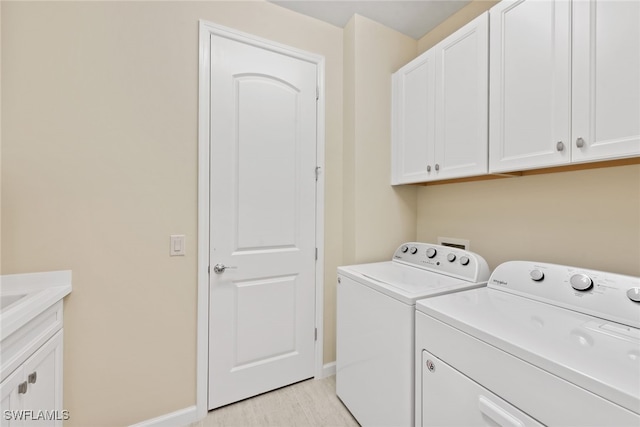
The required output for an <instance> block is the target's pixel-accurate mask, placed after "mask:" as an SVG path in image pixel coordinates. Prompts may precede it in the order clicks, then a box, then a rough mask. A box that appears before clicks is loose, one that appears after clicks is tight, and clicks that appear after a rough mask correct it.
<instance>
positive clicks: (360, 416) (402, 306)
mask: <svg viewBox="0 0 640 427" xmlns="http://www.w3.org/2000/svg"><path fill="white" fill-rule="evenodd" d="M488 277H489V267H488V266H487V263H486V261H485V260H484V259H483V258H482V257H481V256H479V255H477V254H475V253H472V252H469V251H464V250H460V249H456V248H451V247H446V246H439V245H432V244H427V243H416V242H410V243H406V244H404V245H402V246H400V247H399V248H398V249H397V250H396V251H395V253H394V255H393V258H392V260H391V261H386V262H378V263H370V264H360V265H351V266H346V267H339V268H338V290H337V326H336V329H337V354H336V391H337V395H338V397H339V398H340V399H341V400H342V402H343V403H344V404H345V406H346V407H347V408H348V409H349V411H351V413H352V414H353V416H354V417H355V418H356V420H358V422H359V423H360V424H361V425H362V426H365V427H367V426H399V427H405V426H411V425H413V420H414V377H415V375H414V342H415V341H414V339H415V337H414V330H415V327H414V324H415V302H416V301H417V300H418V299H421V298H425V297H431V296H435V295H442V294H448V293H450V292H456V291H460V290H464V289H471V288H477V287H480V286H485V284H486V281H487V279H488Z"/></svg>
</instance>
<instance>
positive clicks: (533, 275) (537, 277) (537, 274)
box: [529, 269, 544, 282]
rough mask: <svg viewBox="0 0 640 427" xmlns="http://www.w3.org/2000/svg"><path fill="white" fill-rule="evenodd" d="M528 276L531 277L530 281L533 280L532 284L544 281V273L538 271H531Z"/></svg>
mask: <svg viewBox="0 0 640 427" xmlns="http://www.w3.org/2000/svg"><path fill="white" fill-rule="evenodd" d="M529 275H530V276H531V280H533V281H534V282H540V281H542V279H544V273H543V272H542V271H540V270H538V269H535V270H533V271H531V273H529Z"/></svg>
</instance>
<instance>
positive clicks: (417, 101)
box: [391, 51, 435, 184]
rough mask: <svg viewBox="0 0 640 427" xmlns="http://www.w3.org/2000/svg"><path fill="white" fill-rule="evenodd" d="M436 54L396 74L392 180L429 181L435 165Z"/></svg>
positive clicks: (420, 59)
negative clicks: (428, 167)
mask: <svg viewBox="0 0 640 427" xmlns="http://www.w3.org/2000/svg"><path fill="white" fill-rule="evenodd" d="M433 56H434V55H433V52H432V51H427V52H425V53H424V54H422V55H420V56H419V57H417V58H416V59H414V60H413V61H411V62H410V63H408V64H407V65H405V66H404V67H402V68H401V69H400V70H398V71H397V72H396V73H395V74H394V75H393V81H392V84H393V88H392V90H393V100H392V102H393V109H392V142H391V147H392V148H391V150H392V153H391V156H392V177H391V184H408V183H412V182H420V181H425V180H427V179H428V177H429V172H428V171H427V166H428V165H429V163H431V166H433V161H432V159H433V140H434V133H435V130H434V126H433V120H434V111H433V106H434V103H435V94H434V88H435V81H434V71H435V65H434V58H433Z"/></svg>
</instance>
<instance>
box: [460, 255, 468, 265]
mask: <svg viewBox="0 0 640 427" xmlns="http://www.w3.org/2000/svg"><path fill="white" fill-rule="evenodd" d="M460 264H462V265H467V264H469V257H468V256H466V255H464V256H461V257H460Z"/></svg>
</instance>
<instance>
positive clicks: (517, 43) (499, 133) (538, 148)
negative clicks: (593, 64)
mask: <svg viewBox="0 0 640 427" xmlns="http://www.w3.org/2000/svg"><path fill="white" fill-rule="evenodd" d="M570 11H571V5H570V3H569V2H568V1H567V0H555V1H535V0H521V1H508V0H504V1H502V2H500V3H498V4H497V5H496V6H494V7H493V8H492V9H491V10H490V20H491V28H490V30H489V52H490V57H489V58H490V59H489V67H490V69H491V76H490V84H489V87H490V94H489V99H490V101H489V102H490V105H489V141H490V148H489V153H490V154H489V170H490V172H505V171H510V170H522V169H531V168H537V167H546V166H554V165H560V164H565V163H568V162H570V161H571V154H570V149H569V147H570V144H569V138H570V131H571V128H570V118H571V117H570V115H571V112H570V108H571V106H570V100H571V85H570V77H571V76H570V69H571V68H570V61H571V57H570V29H571V16H570Z"/></svg>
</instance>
